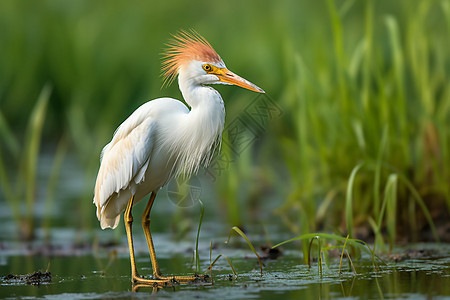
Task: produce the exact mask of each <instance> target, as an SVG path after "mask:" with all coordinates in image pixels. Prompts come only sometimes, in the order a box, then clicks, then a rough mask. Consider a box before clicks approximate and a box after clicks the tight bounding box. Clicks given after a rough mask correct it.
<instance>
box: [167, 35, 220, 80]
mask: <svg viewBox="0 0 450 300" xmlns="http://www.w3.org/2000/svg"><path fill="white" fill-rule="evenodd" d="M172 36H173V39H172V40H171V41H170V42H169V43H168V44H167V49H166V50H165V51H164V53H163V64H162V76H163V78H164V84H163V86H164V85H165V84H170V83H171V82H172V81H173V80H174V79H175V77H176V76H177V75H178V71H179V69H180V67H181V66H182V65H183V64H185V63H187V62H189V61H191V60H199V61H205V62H212V63H221V62H222V59H221V58H220V56H219V54H217V52H216V51H215V50H214V49H213V47H212V46H211V45H210V44H209V43H208V41H207V40H206V39H205V38H204V37H202V36H201V35H200V34H199V33H197V32H196V31H195V30H194V29H191V30H189V31H185V30H181V31H179V32H178V33H177V34H174V35H172Z"/></svg>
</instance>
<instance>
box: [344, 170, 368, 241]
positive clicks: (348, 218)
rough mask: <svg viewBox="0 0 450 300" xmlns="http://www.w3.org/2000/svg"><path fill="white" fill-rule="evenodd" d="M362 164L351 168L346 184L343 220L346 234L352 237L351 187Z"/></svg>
mask: <svg viewBox="0 0 450 300" xmlns="http://www.w3.org/2000/svg"><path fill="white" fill-rule="evenodd" d="M363 164H364V163H362V162H361V163H359V164H357V165H356V167H354V168H353V170H352V172H351V173H350V177H349V179H348V184H347V195H346V197H345V220H346V223H347V234H348V235H350V236H352V231H353V186H354V182H355V177H356V173H358V170H359V169H360V168H361V167H362V166H363Z"/></svg>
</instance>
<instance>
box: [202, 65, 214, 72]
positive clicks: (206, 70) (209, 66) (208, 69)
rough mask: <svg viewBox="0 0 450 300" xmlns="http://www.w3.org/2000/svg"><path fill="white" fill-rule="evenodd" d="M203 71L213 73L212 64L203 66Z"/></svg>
mask: <svg viewBox="0 0 450 300" xmlns="http://www.w3.org/2000/svg"><path fill="white" fill-rule="evenodd" d="M203 70H205V72H211V71H212V67H211V65H210V64H204V65H203Z"/></svg>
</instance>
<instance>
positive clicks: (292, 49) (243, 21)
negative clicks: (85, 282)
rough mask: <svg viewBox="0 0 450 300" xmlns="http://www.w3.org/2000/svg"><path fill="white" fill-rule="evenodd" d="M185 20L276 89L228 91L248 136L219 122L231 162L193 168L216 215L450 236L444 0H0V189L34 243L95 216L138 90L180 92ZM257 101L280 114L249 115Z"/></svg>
mask: <svg viewBox="0 0 450 300" xmlns="http://www.w3.org/2000/svg"><path fill="white" fill-rule="evenodd" d="M188 28H195V30H197V31H198V32H199V33H200V34H202V35H203V36H204V37H205V38H206V39H207V40H208V41H209V42H210V43H211V44H212V45H213V47H214V48H215V49H216V50H217V52H218V53H219V54H220V55H221V56H222V58H223V60H224V61H225V62H226V64H227V66H228V67H229V68H230V69H231V70H232V71H234V72H236V73H237V74H239V75H241V76H243V77H245V78H247V79H248V80H250V81H252V82H254V83H255V84H257V85H258V86H260V87H262V88H263V89H264V90H265V91H266V93H267V96H262V98H255V97H256V95H255V94H254V93H250V92H248V91H244V90H242V89H239V88H233V87H222V86H219V87H217V89H218V90H219V91H220V92H221V94H222V97H223V98H224V101H225V103H226V110H227V119H226V122H227V124H231V123H232V122H233V121H234V120H238V121H242V122H241V123H242V124H241V125H242V126H241V129H242V127H244V130H243V131H242V134H243V135H244V137H245V138H246V139H247V141H249V140H250V141H251V143H247V144H245V145H244V146H245V149H244V148H242V149H241V148H239V147H243V145H242V144H240V143H238V142H237V141H236V140H235V139H234V138H232V137H230V136H231V134H230V133H229V132H228V134H227V132H226V133H225V135H224V139H225V141H224V147H223V149H222V152H221V154H219V156H218V157H221V156H220V155H222V157H223V155H225V156H226V157H228V158H229V160H230V161H231V163H229V164H227V165H226V167H225V169H224V170H221V171H220V174H217V170H215V169H214V168H212V169H209V170H208V171H207V172H206V173H207V174H209V175H211V174H213V175H212V176H208V175H204V174H203V173H204V172H203V173H202V172H200V173H201V174H199V176H200V177H202V176H203V177H204V178H203V177H202V178H203V179H202V180H203V181H202V187H204V189H206V188H207V187H206V186H208V189H212V190H213V192H209V194H208V195H207V196H202V199H203V202H205V203H206V204H207V205H214V204H212V203H218V204H217V209H216V210H215V211H214V210H213V211H212V212H210V215H211V216H215V215H219V217H220V220H221V221H222V222H224V223H227V222H228V223H229V224H230V225H240V226H244V227H245V226H246V224H248V223H251V222H253V223H259V224H262V226H263V224H264V223H266V222H269V223H272V224H273V223H275V224H278V225H279V226H280V228H281V229H280V230H283V231H287V232H292V233H293V234H300V233H307V232H314V231H331V232H335V233H339V234H346V233H351V234H352V235H353V236H355V237H358V236H359V237H362V238H365V239H369V240H370V239H371V238H375V239H376V240H377V241H378V242H379V243H380V245H383V244H386V243H388V242H389V243H390V244H391V245H392V244H394V243H395V242H396V241H399V240H401V241H418V240H435V239H438V238H440V239H443V240H450V238H449V226H450V222H449V211H450V187H449V183H450V172H449V168H448V166H449V165H450V151H449V147H450V131H449V124H450V123H449V122H450V81H449V78H450V76H449V75H450V51H449V49H450V38H449V37H450V2H449V1H447V0H441V1H438V0H436V1H428V0H424V1H419V0H399V1H389V0H380V1H374V0H372V1H370V0H367V1H351V0H347V1H333V0H320V1H288V0H281V1H237V0H236V1H234V0H233V1H110V2H106V1H87V0H86V1H82V0H77V1H56V0H49V1H21V0H14V1H12V0H11V1H10V0H3V1H0V147H1V148H0V152H1V153H0V154H1V161H0V180H1V193H0V199H1V201H2V202H3V203H4V205H5V207H7V208H8V213H7V218H10V219H13V220H14V224H16V229H17V230H18V232H21V236H22V237H23V238H26V239H30V238H33V236H35V234H34V230H33V228H44V229H46V228H47V230H48V229H49V228H51V227H52V226H67V227H74V228H84V229H90V228H97V227H98V223H97V221H96V219H95V208H94V206H93V205H92V193H93V188H94V184H95V176H96V172H97V169H98V165H99V154H100V151H101V149H102V147H103V146H104V145H105V144H106V143H108V142H109V140H110V139H111V137H112V134H113V132H114V130H115V128H117V126H118V125H119V124H120V123H121V122H122V121H123V120H125V118H126V117H127V116H128V115H129V114H131V113H132V112H133V110H135V109H136V108H137V107H138V106H139V105H141V104H142V103H144V102H145V101H147V100H150V99H154V98H158V97H162V96H170V97H174V98H178V99H181V95H180V92H179V91H178V87H177V85H176V84H172V85H171V86H170V87H164V88H161V86H162V79H161V77H160V59H161V55H160V53H161V52H162V51H163V49H164V44H165V43H167V42H168V40H169V39H170V35H171V34H173V33H176V32H177V31H178V30H180V29H188ZM249 103H250V104H252V103H253V104H254V105H256V106H258V105H260V104H267V105H269V106H270V107H271V108H273V109H274V111H275V112H276V114H275V115H269V114H267V112H266V115H265V116H264V117H263V118H264V120H263V122H262V123H258V124H254V122H253V123H252V122H250V121H248V118H247V117H248V115H246V112H248V111H247V110H246V108H248V105H249ZM250 108H251V107H250ZM253 108H254V107H253ZM261 125H263V126H261ZM233 128H235V127H233ZM228 129H230V127H229V128H228ZM241 137H242V136H241ZM241 141H242V139H241ZM216 162H217V160H216ZM70 166H72V167H70ZM72 169H75V170H77V172H74V173H71V172H70V170H72ZM42 170H44V171H42ZM42 172H44V173H45V174H47V175H46V176H44V177H43V176H41V175H40V174H42ZM208 177H213V178H214V180H211V179H210V178H209V179H208ZM205 178H206V179H205ZM65 191H71V192H70V193H68V194H66V193H65ZM62 202H64V203H66V204H64V205H62V204H59V205H60V207H63V208H64V209H63V212H66V213H67V218H56V217H55V216H54V215H55V214H58V212H55V211H54V209H53V207H54V206H55V203H62ZM61 205H62V206H61ZM62 214H63V213H62ZM176 214H177V215H179V218H180V219H181V218H189V217H191V218H195V220H196V217H195V216H189V214H185V213H183V212H182V213H176ZM11 216H12V217H11ZM54 219H57V220H58V221H55V220H54ZM174 220H176V217H175V218H174ZM195 220H194V223H195V222H196V221H195ZM173 222H174V223H176V221H173ZM155 226H158V225H155Z"/></svg>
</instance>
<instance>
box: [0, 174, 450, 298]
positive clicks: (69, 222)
mask: <svg viewBox="0 0 450 300" xmlns="http://www.w3.org/2000/svg"><path fill="white" fill-rule="evenodd" d="M64 170H65V172H69V171H70V170H72V168H71V167H70V166H67V167H65V168H64ZM44 173H45V172H44ZM47 173H48V172H47ZM75 173H76V172H75ZM76 174H78V173H76ZM76 174H75V175H74V176H68V178H69V179H68V181H69V182H71V184H70V185H69V186H70V187H72V190H71V189H70V188H66V186H65V185H64V184H62V185H61V189H62V190H61V191H57V193H56V194H57V195H62V196H61V197H63V196H64V197H66V198H67V199H65V198H61V199H59V198H58V199H57V201H55V203H54V204H55V205H54V206H53V207H52V211H51V214H49V212H45V211H44V209H43V202H44V201H42V199H41V198H40V199H41V201H38V203H37V206H36V218H37V220H38V221H39V222H38V223H39V224H41V223H42V218H44V216H48V215H50V216H51V222H52V223H51V226H50V227H49V228H47V230H43V229H41V228H39V229H38V230H37V231H36V240H35V241H34V242H33V243H31V244H23V243H20V242H18V241H17V238H16V236H17V228H16V227H15V224H14V221H13V220H12V217H11V213H9V210H8V207H7V205H6V203H5V202H4V201H0V228H1V230H0V276H1V278H0V298H2V299H7V298H26V299H31V298H49V299H61V298H71V299H105V298H108V299H109V298H148V297H149V295H152V296H157V297H158V298H161V299H172V298H176V299H179V298H189V299H190V298H208V299H210V298H217V299H243V298H261V299H273V297H277V298H278V297H282V298H284V299H289V298H295V299H298V298H303V299H340V298H342V299H343V298H346V299H348V298H352V299H358V298H360V299H383V298H384V299H399V298H401V299H427V298H433V299H440V298H442V299H443V298H450V245H449V244H426V245H409V246H408V247H405V248H397V249H394V253H399V254H400V256H402V255H403V254H404V253H412V254H411V255H410V254H408V255H406V256H403V258H404V259H402V260H401V261H400V262H394V261H393V260H390V259H389V258H388V257H382V259H383V260H384V261H385V262H386V264H383V263H381V262H378V264H377V265H378V267H379V268H378V269H375V268H374V267H373V265H372V262H371V260H370V258H369V256H368V255H365V256H364V255H363V256H362V257H361V258H359V259H357V258H356V257H355V258H354V259H353V263H354V265H355V269H356V275H355V274H354V273H353V271H352V270H351V269H350V267H349V266H348V262H347V261H346V262H345V264H344V265H345V268H344V269H343V273H342V274H341V275H339V259H338V257H331V258H330V261H329V263H328V265H325V266H324V268H323V272H322V274H319V272H318V264H317V261H316V262H314V263H313V265H312V267H311V268H308V266H306V265H305V264H304V262H303V258H302V254H301V251H300V247H299V245H297V244H293V243H292V244H287V245H285V248H284V251H283V254H282V256H281V257H279V258H278V259H276V260H265V261H264V264H265V266H264V271H263V275H262V276H261V274H260V271H259V264H258V262H257V260H256V258H255V256H254V255H253V253H252V252H251V251H250V250H249V248H248V246H247V244H246V243H245V241H243V240H242V239H241V238H239V237H237V236H234V237H233V238H232V240H231V242H230V244H225V243H224V241H225V240H226V239H227V234H228V233H229V230H230V228H228V227H226V226H227V225H225V224H226V222H225V221H224V220H222V219H220V217H218V216H221V211H220V205H219V204H217V203H216V204H215V205H214V202H212V201H208V202H207V201H205V206H206V213H205V220H204V222H203V225H202V231H201V235H200V243H199V256H200V265H201V269H200V273H203V274H210V273H209V271H208V270H207V267H208V266H209V264H210V258H209V256H210V243H211V241H213V242H214V247H213V252H212V259H213V260H214V259H215V258H216V257H217V256H218V255H219V254H221V255H224V256H227V257H228V258H229V259H230V260H231V261H232V264H233V266H234V268H235V270H236V272H237V273H238V276H237V277H234V276H233V275H232V269H231V267H230V265H229V264H228V262H227V260H226V259H225V258H224V257H221V258H220V259H219V260H218V261H217V263H216V264H215V265H214V267H213V270H212V278H213V284H211V283H210V284H191V285H179V286H174V287H169V288H164V289H159V290H155V289H154V288H152V287H145V288H139V289H137V291H133V286H132V284H131V282H130V262H129V256H128V248H127V242H126V238H125V234H124V229H123V223H121V225H120V227H119V228H117V229H116V230H115V231H112V230H106V231H101V230H100V229H95V230H89V229H81V228H80V227H82V226H80V224H79V220H77V219H74V218H75V217H76V216H77V214H74V213H73V212H74V209H73V206H71V201H74V200H73V199H78V197H79V195H78V194H77V193H79V191H80V190H82V184H80V185H77V184H75V185H74V184H73V180H72V178H81V176H79V174H78V175H76ZM44 175H46V176H47V177H48V174H44ZM44 175H43V176H42V177H45V176H44ZM66 185H67V184H66ZM74 186H76V187H78V188H77V189H75V188H74ZM198 186H199V185H197V186H196V187H195V188H197V189H198ZM209 186H211V184H210V183H207V184H201V186H200V187H202V189H203V193H204V194H205V195H207V196H204V197H205V198H207V199H210V198H211V199H214V198H215V197H213V196H211V197H210V195H213V192H212V191H208V190H207V189H208V187H209ZM164 198H165V199H164ZM169 200H171V199H170V197H168V192H167V191H166V192H165V193H164V192H161V193H160V194H159V200H158V202H157V203H156V205H155V208H154V209H153V210H152V233H153V237H154V242H155V248H156V252H157V257H158V261H159V263H160V267H161V270H162V272H163V273H164V274H165V275H169V274H177V275H182V274H193V273H194V269H193V267H192V265H193V263H192V261H193V260H192V258H193V248H194V245H195V233H196V226H197V223H196V222H197V221H196V220H197V218H198V214H199V210H200V209H199V206H198V205H197V206H195V205H194V206H189V205H185V206H183V207H181V208H180V205H179V202H176V204H177V205H176V206H177V207H178V208H175V204H174V202H175V201H172V202H171V201H169ZM172 200H173V199H172ZM189 203H190V202H189ZM88 205H91V204H90V203H88ZM262 205H265V207H264V209H262V208H261V211H260V212H259V214H258V216H259V217H258V219H259V221H258V222H261V221H260V220H261V219H264V226H265V227H266V228H265V230H266V231H267V232H268V236H269V238H271V239H272V240H273V242H274V243H278V242H281V241H284V240H287V239H289V238H292V237H293V236H292V234H290V233H289V230H287V229H286V228H284V229H283V228H281V226H280V224H279V222H277V221H274V220H273V218H272V217H270V216H268V217H264V218H263V217H261V212H263V211H266V212H267V211H271V208H270V207H268V206H270V205H271V202H270V201H267V202H266V203H265V204H264V203H260V206H261V207H262ZM143 207H144V205H140V206H139V205H137V206H136V207H135V208H133V211H134V212H133V213H134V215H135V216H139V215H140V213H142V210H143ZM180 209H185V210H186V211H182V210H181V211H180ZM89 212H91V210H89ZM86 213H87V212H86ZM177 214H179V216H178V219H176V221H175V218H177V217H176V215H177ZM94 215H95V214H94V207H93V206H92V218H93V219H95V216H94ZM186 215H189V216H190V217H191V219H190V220H191V224H190V225H188V226H187V230H186V232H189V234H190V236H187V237H183V238H179V237H177V236H176V235H174V234H171V233H169V232H171V230H170V229H169V228H168V226H169V224H174V223H177V224H179V223H180V222H185V221H186V219H189V218H185V216H186ZM94 221H95V224H94V223H92V224H90V226H86V227H88V228H89V227H92V226H95V228H98V227H97V226H98V224H97V222H96V220H94ZM250 223H252V222H251V221H248V222H246V226H247V230H248V231H247V232H248V233H249V238H250V240H251V241H252V243H253V244H254V245H255V247H258V246H259V245H263V244H265V243H267V241H266V236H264V235H263V234H262V233H261V232H262V231H263V230H262V229H261V227H262V225H261V224H260V223H259V224H258V225H253V228H252V227H251V226H252V225H251V224H250ZM254 223H256V222H253V224H254ZM57 226H60V227H57ZM139 227H140V226H139V225H137V226H135V227H134V228H137V229H136V230H135V231H134V233H135V250H136V257H137V264H138V271H139V273H140V274H141V275H144V276H148V275H150V274H151V272H152V271H151V267H150V263H149V258H148V252H147V246H146V242H145V239H144V236H143V234H142V230H141V229H139ZM178 231H180V230H178ZM255 232H259V233H260V234H259V235H258V234H256V235H255V234H254V233H255ZM47 238H49V239H48V241H49V242H50V245H51V246H49V245H48V244H46V243H45V242H44V241H45V240H46V239H47ZM92 241H93V242H92ZM110 241H118V243H116V244H113V245H109V246H107V245H105V243H108V242H110ZM408 249H416V250H425V251H413V252H408V251H407V250H408ZM260 253H261V252H260ZM47 268H48V269H49V270H50V271H51V273H52V281H51V282H49V283H43V284H41V285H28V284H26V283H24V282H21V281H17V280H16V281H14V280H5V279H3V276H6V275H8V274H15V275H25V274H29V273H32V272H35V271H37V270H42V271H45V270H46V269H47ZM230 275H231V276H230Z"/></svg>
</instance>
